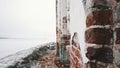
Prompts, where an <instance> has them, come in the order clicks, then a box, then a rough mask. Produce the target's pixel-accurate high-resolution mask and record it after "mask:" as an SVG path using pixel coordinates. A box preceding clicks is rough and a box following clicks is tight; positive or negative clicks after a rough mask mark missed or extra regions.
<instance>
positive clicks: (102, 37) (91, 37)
mask: <svg viewBox="0 0 120 68" xmlns="http://www.w3.org/2000/svg"><path fill="white" fill-rule="evenodd" d="M112 39H113V30H111V29H105V28H92V29H89V30H87V31H86V32H85V41H86V43H92V44H102V45H105V44H106V45H110V44H112V43H113V42H111V40H112Z"/></svg>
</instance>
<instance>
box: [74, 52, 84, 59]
mask: <svg viewBox="0 0 120 68" xmlns="http://www.w3.org/2000/svg"><path fill="white" fill-rule="evenodd" d="M75 55H76V56H77V57H78V58H79V59H82V57H81V54H80V51H79V50H76V51H75Z"/></svg>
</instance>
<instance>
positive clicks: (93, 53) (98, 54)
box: [86, 47, 113, 63]
mask: <svg viewBox="0 0 120 68" xmlns="http://www.w3.org/2000/svg"><path fill="white" fill-rule="evenodd" d="M86 56H87V57H88V58H89V59H90V60H96V61H101V62H104V63H112V62H113V51H112V49H111V48H109V47H102V48H93V47H89V48H88V49H87V54H86Z"/></svg>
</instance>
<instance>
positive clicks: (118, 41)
mask: <svg viewBox="0 0 120 68" xmlns="http://www.w3.org/2000/svg"><path fill="white" fill-rule="evenodd" d="M115 30H116V44H120V28H116V29H115Z"/></svg>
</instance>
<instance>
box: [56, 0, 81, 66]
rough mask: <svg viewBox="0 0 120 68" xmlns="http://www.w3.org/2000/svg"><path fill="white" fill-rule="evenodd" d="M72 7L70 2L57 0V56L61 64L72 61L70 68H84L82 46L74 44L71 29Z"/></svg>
mask: <svg viewBox="0 0 120 68" xmlns="http://www.w3.org/2000/svg"><path fill="white" fill-rule="evenodd" d="M70 5H71V4H70V0H56V9H57V10H56V12H57V14H56V19H57V21H56V22H57V23H56V25H57V26H56V32H57V54H58V55H59V56H60V60H61V62H66V61H67V60H68V61H70V68H83V62H82V56H81V50H80V44H79V43H77V42H74V44H72V36H71V33H70V31H71V30H70V28H69V27H70ZM73 28H76V27H73ZM76 29H77V28H76ZM77 38H79V37H77ZM76 41H78V40H76ZM67 47H68V48H67Z"/></svg>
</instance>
